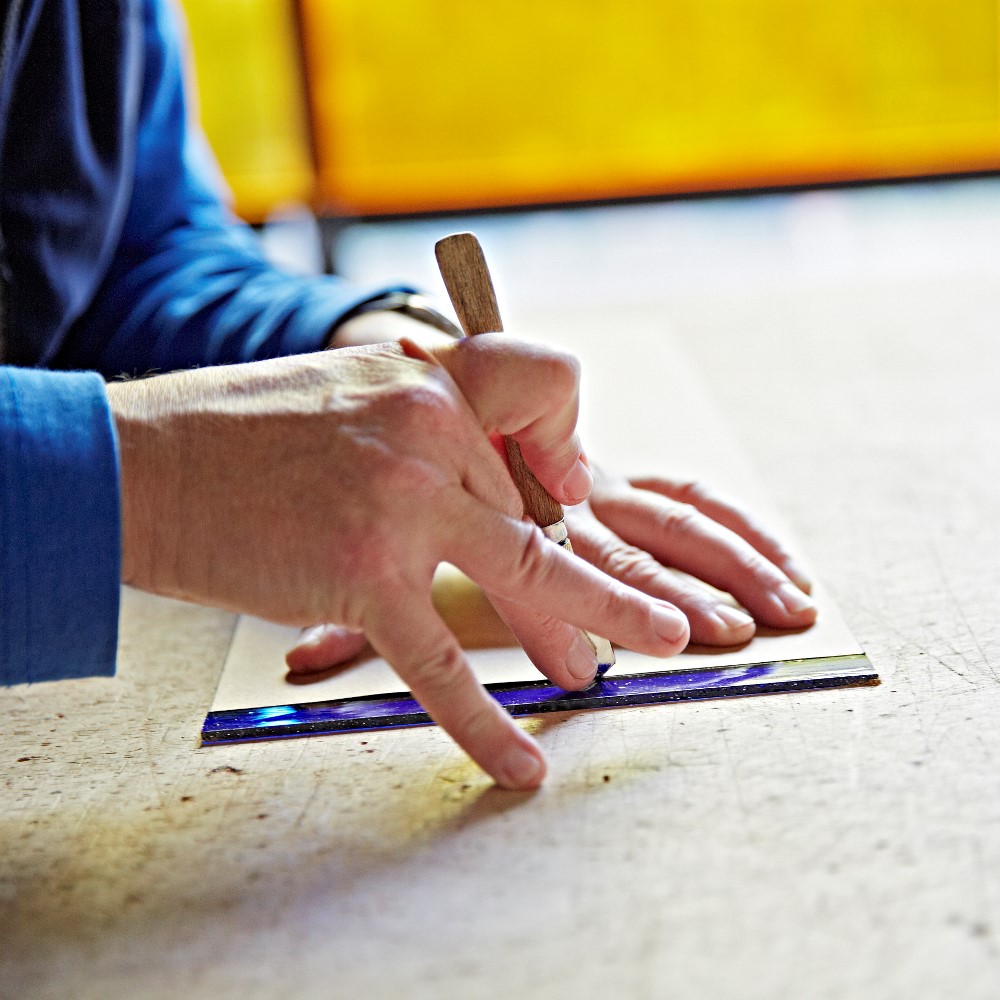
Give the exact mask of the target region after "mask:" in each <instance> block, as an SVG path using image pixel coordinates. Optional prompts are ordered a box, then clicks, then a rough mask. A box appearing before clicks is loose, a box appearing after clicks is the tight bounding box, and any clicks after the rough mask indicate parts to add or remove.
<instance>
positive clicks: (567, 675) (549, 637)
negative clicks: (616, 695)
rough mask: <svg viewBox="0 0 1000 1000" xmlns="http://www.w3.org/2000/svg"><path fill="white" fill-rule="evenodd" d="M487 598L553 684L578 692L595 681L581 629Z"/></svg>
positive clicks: (530, 609)
mask: <svg viewBox="0 0 1000 1000" xmlns="http://www.w3.org/2000/svg"><path fill="white" fill-rule="evenodd" d="M553 544H554V543H553ZM488 596H489V598H490V603H491V604H492V605H493V607H494V608H495V609H496V611H497V614H499V615H500V617H501V618H502V619H503V620H504V622H505V623H506V625H507V627H508V628H509V629H510V630H511V632H513V633H514V636H515V638H516V639H517V641H518V642H519V643H520V644H521V648H522V649H523V650H524V652H525V653H526V655H527V657H528V659H529V660H531V662H532V663H533V664H534V665H535V666H536V667H537V668H538V669H539V670H540V671H541V672H542V673H543V674H544V675H545V676H546V677H548V678H549V680H551V681H552V683H553V684H558V685H559V687H561V688H564V689H565V690H567V691H580V690H583V689H584V688H586V687H589V686H590V685H591V684H592V683H593V682H594V678H595V677H596V676H597V654H596V653H595V652H594V644H593V643H592V642H591V641H590V640H589V639H588V638H587V636H586V635H585V634H584V632H583V631H582V630H581V629H579V628H576V626H574V625H568V624H567V623H566V622H564V621H560V620H559V619H558V618H553V617H552V616H551V615H547V614H545V613H544V612H542V611H538V610H536V609H535V608H533V607H530V606H528V605H524V604H515V603H514V602H513V601H507V600H504V599H503V598H502V597H497V596H496V595H495V594H489V595H488Z"/></svg>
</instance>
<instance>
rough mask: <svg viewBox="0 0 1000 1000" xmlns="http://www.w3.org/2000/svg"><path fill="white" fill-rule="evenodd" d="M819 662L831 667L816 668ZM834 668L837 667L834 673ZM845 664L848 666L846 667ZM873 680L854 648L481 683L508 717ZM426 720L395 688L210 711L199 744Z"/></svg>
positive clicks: (388, 726) (398, 725) (862, 656)
mask: <svg viewBox="0 0 1000 1000" xmlns="http://www.w3.org/2000/svg"><path fill="white" fill-rule="evenodd" d="M794 664H801V665H803V669H805V670H809V669H812V670H813V671H815V673H814V674H813V676H811V677H810V676H788V677H784V678H774V674H775V672H777V671H778V670H779V669H781V668H786V669H788V668H789V667H790V666H792V665H794ZM819 664H824V665H827V666H828V668H829V669H828V670H827V671H826V672H820V668H819V666H818V665H819ZM861 665H864V666H866V667H867V668H868V669H867V671H859V670H858V669H857V668H858V667H860V666H861ZM834 666H839V667H840V668H841V670H840V671H839V672H838V671H837V670H835V669H833V668H834ZM851 668H853V670H852V669H851ZM844 670H848V671H849V672H847V673H844ZM769 678H770V679H769ZM873 683H878V674H877V673H876V672H875V670H874V668H872V666H871V663H870V661H869V660H868V657H867V656H866V655H865V654H864V653H851V654H845V655H843V656H837V657H815V658H811V659H806V660H791V661H784V660H776V661H769V662H765V663H753V664H738V665H735V666H728V667H719V668H711V669H705V670H687V671H661V672H656V673H645V674H624V675H621V676H612V677H607V676H605V677H602V678H600V679H599V680H598V681H596V682H595V683H594V684H593V685H591V687H589V688H587V689H586V690H585V691H565V690H563V689H562V688H559V687H556V686H555V685H553V684H551V683H549V682H547V681H528V682H507V683H503V684H487V685H486V688H487V690H488V691H489V692H490V694H492V695H493V697H494V698H495V699H496V700H497V701H498V702H499V703H500V704H501V705H502V706H503V707H504V708H505V709H506V710H507V711H508V712H510V714H511V715H514V716H523V715H535V714H545V713H548V712H555V711H576V710H580V709H597V708H613V707H625V706H630V705H635V706H638V705H650V704H658V703H663V702H669V701H687V700H703V699H709V698H715V697H726V696H728V697H733V696H746V695H753V694H771V693H776V692H780V691H796V690H799V691H801V690H817V689H829V688H833V687H849V686H857V685H865V684H873ZM429 724H431V719H430V717H429V716H428V715H427V714H426V713H425V712H424V711H423V709H422V707H421V706H420V704H419V703H418V702H417V701H416V700H415V699H414V698H412V697H411V696H409V694H408V692H400V693H395V692H394V693H389V694H386V695H380V696H376V697H372V696H366V697H355V698H344V699H338V700H335V701H327V702H313V703H305V704H300V705H275V706H269V707H267V708H254V709H232V710H225V711H220V712H209V714H208V716H207V717H206V719H205V723H204V726H203V728H202V733H201V736H202V743H203V744H205V743H233V742H243V741H247V740H265V739H283V738H287V737H290V736H304V735H320V734H325V733H335V732H361V731H373V730H378V729H395V728H403V727H412V726H421V725H429Z"/></svg>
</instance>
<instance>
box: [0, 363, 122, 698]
mask: <svg viewBox="0 0 1000 1000" xmlns="http://www.w3.org/2000/svg"><path fill="white" fill-rule="evenodd" d="M118 482H119V471H118V449H117V438H116V436H115V430H114V424H113V421H112V418H111V412H110V409H109V407H108V403H107V396H106V394H105V391H104V382H103V380H102V379H101V378H100V376H98V375H95V374H93V373H90V372H82V373H81V372H47V371H38V370H34V369H22V368H11V367H0V683H4V684H21V683H27V682H33V681H43V680H54V679H57V678H67V677H85V676H93V675H98V674H103V675H110V674H113V673H114V668H115V651H116V647H117V642H118V601H119V593H120V587H119V580H120V576H121V554H120V553H121V541H120V530H121V529H120V513H119V486H118Z"/></svg>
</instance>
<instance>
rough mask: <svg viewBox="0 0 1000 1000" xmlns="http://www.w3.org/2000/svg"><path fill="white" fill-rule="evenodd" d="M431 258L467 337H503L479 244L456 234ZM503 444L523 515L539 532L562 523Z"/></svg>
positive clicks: (517, 455) (512, 445)
mask: <svg viewBox="0 0 1000 1000" xmlns="http://www.w3.org/2000/svg"><path fill="white" fill-rule="evenodd" d="M434 254H435V256H436V257H437V262H438V267H439V268H440V270H441V277H442V278H444V284H445V287H446V288H447V289H448V295H449V296H450V297H451V303H452V305H453V306H454V307H455V312H456V313H457V314H458V320H459V322H460V323H461V324H462V329H463V330H464V331H465V334H466V336H468V337H474V336H476V335H478V334H480V333H502V332H503V323H502V322H501V320H500V310H499V309H498V308H497V297H496V294H495V292H494V291H493V280H492V278H490V271H489V268H488V267H487V266H486V258H485V257H484V256H483V248H482V247H481V246H480V245H479V240H477V239H476V237H475V236H474V235H473V234H472V233H455V234H454V235H452V236H446V237H445V238H444V239H443V240H438V242H437V243H436V244H435V246H434ZM503 442H504V447H505V448H506V449H507V460H508V462H509V463H510V473H511V476H512V477H513V479H514V483H515V485H516V486H517V490H518V492H519V493H520V494H521V499H522V500H523V501H524V509H525V513H527V515H528V517H530V518H531V520H532V521H534V522H535V524H537V525H539V526H540V527H542V528H547V527H549V525H552V524H556V523H558V522H559V521H561V520H562V519H563V509H562V507H561V506H560V505H559V504H558V503H557V502H556V501H555V500H554V499H553V498H552V497H551V496H550V495H549V492H548V490H546V489H545V487H544V486H542V484H541V483H540V482H539V481H538V480H537V479H536V478H535V475H534V473H533V472H532V471H531V469H529V468H528V465H527V463H526V462H525V461H524V457H523V456H522V455H521V449H520V448H519V447H518V445H517V442H516V441H515V440H514V439H513V438H509V437H504V439H503Z"/></svg>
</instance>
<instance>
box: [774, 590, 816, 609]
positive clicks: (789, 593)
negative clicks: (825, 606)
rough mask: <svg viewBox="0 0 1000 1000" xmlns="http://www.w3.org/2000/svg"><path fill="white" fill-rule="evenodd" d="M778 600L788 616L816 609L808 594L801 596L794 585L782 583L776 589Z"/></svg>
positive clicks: (800, 592)
mask: <svg viewBox="0 0 1000 1000" xmlns="http://www.w3.org/2000/svg"><path fill="white" fill-rule="evenodd" d="M778 599H779V600H780V601H781V603H782V604H783V605H784V606H785V610H786V611H787V612H788V613H789V614H790V615H797V614H799V613H800V612H802V611H808V610H809V609H810V608H814V607H816V605H815V604H813V602H812V599H811V598H810V597H809V595H808V594H803V593H802V591H801V590H799V588H798V587H796V586H795V584H794V583H783V584H782V585H781V586H780V587H779V588H778Z"/></svg>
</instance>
